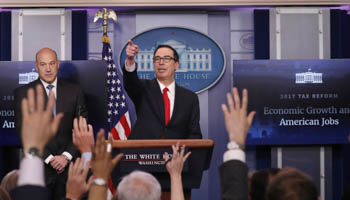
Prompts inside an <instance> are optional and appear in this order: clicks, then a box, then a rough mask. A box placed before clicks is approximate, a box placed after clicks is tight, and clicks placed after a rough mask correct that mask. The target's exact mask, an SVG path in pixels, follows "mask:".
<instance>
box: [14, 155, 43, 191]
mask: <svg viewBox="0 0 350 200" xmlns="http://www.w3.org/2000/svg"><path fill="white" fill-rule="evenodd" d="M18 174H19V175H18V183H17V186H22V185H36V186H42V187H45V181H44V163H43V160H42V159H40V158H39V157H32V158H28V157H24V158H23V159H22V160H21V165H20V167H19V173H18Z"/></svg>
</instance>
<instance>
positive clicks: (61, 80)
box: [57, 79, 80, 88]
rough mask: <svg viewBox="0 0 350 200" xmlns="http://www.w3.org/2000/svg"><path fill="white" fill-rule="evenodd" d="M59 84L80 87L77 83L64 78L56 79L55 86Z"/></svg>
mask: <svg viewBox="0 0 350 200" xmlns="http://www.w3.org/2000/svg"><path fill="white" fill-rule="evenodd" d="M60 85H61V86H69V87H73V88H75V87H77V88H79V87H80V86H79V85H78V84H76V83H72V82H69V81H67V80H64V79H58V80H57V87H58V86H60Z"/></svg>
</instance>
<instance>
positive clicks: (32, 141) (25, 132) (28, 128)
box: [21, 85, 63, 152]
mask: <svg viewBox="0 0 350 200" xmlns="http://www.w3.org/2000/svg"><path fill="white" fill-rule="evenodd" d="M35 90H36V91H34V89H32V88H30V89H28V92H27V98H24V99H23V100H22V108H21V110H22V129H21V138H22V143H23V148H24V149H25V150H26V149H28V148H31V147H36V148H38V149H39V151H40V152H43V149H44V147H45V145H46V144H47V143H48V142H49V141H50V140H51V138H52V137H53V136H54V135H55V134H56V133H57V129H58V125H59V123H60V120H61V119H62V117H63V114H62V113H59V114H57V115H56V116H55V117H54V118H53V107H54V104H55V103H54V102H55V97H54V94H53V93H52V92H51V93H50V95H49V101H48V103H47V106H46V107H45V97H44V94H45V93H44V92H43V90H44V88H43V87H42V86H41V85H37V86H36V88H35Z"/></svg>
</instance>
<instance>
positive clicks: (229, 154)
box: [224, 149, 245, 163]
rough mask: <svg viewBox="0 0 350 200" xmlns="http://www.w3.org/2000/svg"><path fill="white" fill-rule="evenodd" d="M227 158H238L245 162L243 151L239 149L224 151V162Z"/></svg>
mask: <svg viewBox="0 0 350 200" xmlns="http://www.w3.org/2000/svg"><path fill="white" fill-rule="evenodd" d="M229 160H240V161H242V162H244V163H245V152H244V151H242V150H241V149H231V150H227V151H226V152H225V153H224V162H227V161H229Z"/></svg>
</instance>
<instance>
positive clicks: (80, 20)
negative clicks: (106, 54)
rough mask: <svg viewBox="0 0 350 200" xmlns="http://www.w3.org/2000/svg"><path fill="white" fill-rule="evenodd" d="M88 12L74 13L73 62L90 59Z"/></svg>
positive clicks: (77, 11) (78, 11)
mask: <svg viewBox="0 0 350 200" xmlns="http://www.w3.org/2000/svg"><path fill="white" fill-rule="evenodd" d="M87 30H88V28H87V11H85V10H73V11H72V60H87V59H88V39H87V38H88V37H87V36H88V35H87ZM101 51H102V50H101Z"/></svg>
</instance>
